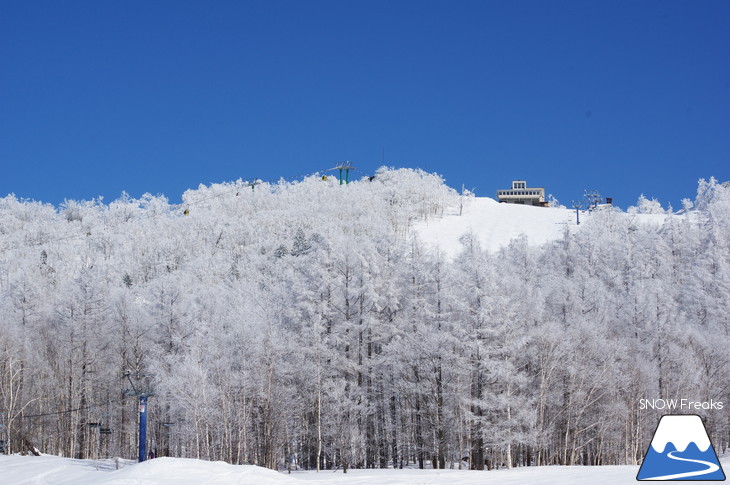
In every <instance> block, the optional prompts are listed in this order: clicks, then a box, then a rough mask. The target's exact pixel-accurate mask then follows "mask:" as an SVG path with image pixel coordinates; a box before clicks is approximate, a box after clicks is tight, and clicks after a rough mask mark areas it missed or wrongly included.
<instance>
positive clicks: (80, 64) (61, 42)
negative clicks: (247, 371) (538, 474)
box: [0, 0, 730, 207]
mask: <svg viewBox="0 0 730 485" xmlns="http://www.w3.org/2000/svg"><path fill="white" fill-rule="evenodd" d="M729 20H730V3H729V2H725V1H715V0H708V1H702V2H692V1H683V2H676V1H667V0H661V1H639V2H637V1H604V2H586V1H568V0H565V1H562V0H561V1H555V2H548V1H519V0H518V1H501V2H493V1H478V2H445V1H444V2H432V1H419V2H413V1H407V2H406V1H387V2H379V1H363V2H360V1H342V0H340V1H333V2H322V1H292V2H284V1H262V2H252V1H251V2H244V1H222V0H218V1H214V2H211V1H205V2H204V1H198V2H191V1H179V0H178V1H169V2H163V1H144V2H142V1H125V2H110V1H93V2H91V1H90V2H78V1H68V2H57V1H52V2H38V1H33V0H29V1H15V2H10V1H5V2H3V5H2V14H1V15H0V166H1V167H2V174H1V175H0V195H5V194H8V193H15V194H16V195H17V196H18V197H26V198H32V199H36V200H42V201H47V202H52V203H54V204H57V203H59V202H61V201H63V200H64V199H65V198H69V199H89V198H93V197H96V196H99V195H101V196H103V197H104V200H105V201H106V202H110V201H112V200H113V199H115V198H117V197H118V196H119V194H120V193H121V192H122V191H127V192H128V193H130V194H131V195H132V196H135V197H137V196H139V195H141V194H143V193H145V192H151V193H153V194H158V193H163V194H165V195H167V196H168V197H170V199H171V201H173V202H176V201H179V198H180V195H181V194H182V192H183V191H184V190H186V189H188V188H192V187H196V186H197V185H198V184H199V183H205V184H208V183H211V182H222V181H228V180H235V179H238V178H243V179H247V178H253V177H256V178H261V179H264V180H276V179H278V178H279V177H284V178H292V177H294V176H297V175H299V174H304V173H310V172H314V171H317V170H323V169H326V168H330V167H332V166H333V165H335V164H336V163H337V162H338V161H341V160H350V161H352V162H353V164H354V165H355V166H356V167H358V169H360V170H361V172H362V173H361V174H370V173H372V172H373V171H374V170H376V169H377V167H378V166H380V165H381V160H382V158H383V152H384V159H385V162H386V164H387V165H391V166H399V167H400V166H405V167H420V168H423V169H424V170H427V171H433V172H438V173H440V174H442V175H443V176H444V177H445V178H446V181H447V183H448V184H449V185H451V186H452V187H457V188H461V186H462V184H464V185H466V186H467V187H468V188H474V189H476V192H477V194H478V195H488V196H492V197H493V196H494V192H495V191H496V190H497V189H499V188H507V187H509V184H510V181H511V180H512V179H514V178H525V179H527V181H528V183H529V185H537V186H544V187H546V189H547V191H548V192H549V193H552V194H554V195H555V196H556V197H557V198H558V199H560V200H561V202H563V203H567V204H569V203H570V201H571V199H575V198H578V197H580V196H581V194H582V193H583V190H584V189H586V188H595V189H598V190H600V191H601V192H602V193H603V194H604V195H607V196H613V197H614V199H615V200H616V203H617V204H618V205H620V206H622V207H626V206H628V205H630V204H632V203H634V202H635V201H636V198H637V197H638V196H639V194H641V193H644V194H646V195H647V196H649V197H656V198H658V199H659V200H660V201H662V202H663V203H666V202H671V203H672V204H673V205H674V206H675V207H678V206H679V201H680V199H681V198H683V197H693V196H694V194H695V189H696V183H697V180H698V179H699V178H700V177H704V178H708V177H710V176H715V177H716V178H718V179H720V180H723V181H724V180H728V179H730V173H729V172H730V169H729V168H728V167H730V61H728V60H729V59H730V28H728V21H729Z"/></svg>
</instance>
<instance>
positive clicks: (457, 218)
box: [413, 197, 667, 258]
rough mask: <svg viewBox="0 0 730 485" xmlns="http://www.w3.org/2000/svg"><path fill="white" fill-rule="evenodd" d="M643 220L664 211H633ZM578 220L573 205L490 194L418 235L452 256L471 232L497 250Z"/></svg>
mask: <svg viewBox="0 0 730 485" xmlns="http://www.w3.org/2000/svg"><path fill="white" fill-rule="evenodd" d="M625 216H626V217H632V218H635V219H637V220H638V221H640V222H642V223H650V224H657V225H659V224H661V223H662V222H664V220H665V219H666V217H667V216H666V215H664V214H640V215H635V214H634V215H629V214H625ZM590 217H591V213H590V212H587V211H581V212H580V221H581V223H583V222H586V221H587V220H588V219H589V218H590ZM580 227H582V226H580V225H577V224H576V214H575V210H573V209H560V208H554V207H532V206H524V205H517V204H500V203H499V202H497V201H496V200H494V199H490V198H489V197H474V198H467V199H465V200H464V206H463V211H462V214H461V215H459V208H458V207H456V208H453V207H452V208H450V209H449V211H448V212H447V213H446V214H445V215H444V216H443V217H441V218H432V219H430V220H428V221H425V222H424V221H421V222H418V223H416V224H414V227H413V229H414V231H415V233H416V235H417V237H418V238H419V239H420V240H421V241H422V242H423V243H425V244H426V245H427V246H430V247H438V248H439V249H441V251H443V252H444V254H445V255H446V256H447V257H448V258H453V257H454V256H456V254H457V253H458V252H459V251H460V249H461V243H460V242H459V239H460V238H461V236H463V235H464V234H465V233H469V232H471V233H472V234H473V235H474V236H475V237H476V239H477V240H478V241H479V243H480V244H481V247H482V248H483V249H485V250H486V251H488V252H492V253H494V252H497V251H499V250H500V249H501V248H503V247H505V246H507V245H508V244H509V243H510V241H512V240H513V239H515V238H517V237H520V236H522V235H524V236H527V241H528V244H530V245H532V246H538V245H542V244H544V243H546V242H550V241H554V240H556V239H559V238H561V237H563V234H564V233H565V231H569V232H571V233H573V232H575V231H577V230H579V229H580Z"/></svg>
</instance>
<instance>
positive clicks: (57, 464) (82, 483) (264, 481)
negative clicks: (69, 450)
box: [0, 455, 730, 485]
mask: <svg viewBox="0 0 730 485" xmlns="http://www.w3.org/2000/svg"><path fill="white" fill-rule="evenodd" d="M721 461H722V463H723V465H724V466H726V467H727V466H728V461H730V460H728V457H727V456H726V457H724V458H723V459H721ZM638 468H639V467H637V466H603V467H584V466H571V467H561V466H551V467H527V468H515V469H512V470H495V471H468V470H415V469H404V470H350V471H348V473H347V474H343V473H342V471H337V472H332V471H330V470H327V471H322V472H320V473H316V472H311V471H307V472H292V473H291V474H286V473H280V472H276V471H273V470H268V469H266V468H261V467H257V466H253V465H228V464H226V463H223V462H208V461H202V460H192V459H186V458H157V459H154V460H149V461H146V462H144V463H139V464H138V463H134V462H131V461H122V462H121V463H120V469H119V470H116V464H115V462H114V461H113V460H99V461H94V460H73V459H70V458H60V457H57V456H50V455H43V456H40V457H36V456H20V455H12V456H4V455H2V456H0V482H1V483H3V484H8V485H10V484H12V485H44V484H53V485H413V484H418V485H442V484H443V485H518V484H526V483H529V484H533V485H584V484H591V485H629V484H633V483H636V481H635V477H636V473H637V471H638ZM685 483H695V482H685ZM697 483H699V482H697Z"/></svg>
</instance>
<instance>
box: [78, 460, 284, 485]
mask: <svg viewBox="0 0 730 485" xmlns="http://www.w3.org/2000/svg"><path fill="white" fill-rule="evenodd" d="M94 483H98V484H99V485H102V484H103V485H158V484H165V485H222V484H225V485H245V484H246V485H247V484H254V483H255V484H257V485H288V484H291V483H294V481H293V479H291V478H290V477H287V476H285V475H282V474H281V473H278V472H276V471H273V470H269V469H267V468H261V467H258V466H253V465H229V464H228V463H224V462H222V461H216V462H211V461H202V460H194V459H189V458H156V459H154V460H148V461H145V462H143V463H138V464H135V465H131V466H128V467H126V468H124V469H122V470H120V471H118V472H114V473H112V474H110V475H109V476H108V477H105V479H102V480H99V479H98V478H97V480H96V481H95V482H94ZM89 485H91V482H89Z"/></svg>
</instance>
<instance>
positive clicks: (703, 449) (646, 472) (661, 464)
mask: <svg viewBox="0 0 730 485" xmlns="http://www.w3.org/2000/svg"><path fill="white" fill-rule="evenodd" d="M636 479H637V480H703V481H723V480H725V473H724V472H723V470H722V467H721V466H720V462H719V461H718V460H717V454H716V453H715V449H714V448H713V447H712V443H710V438H709V437H708V436H707V430H705V425H704V424H703V423H702V418H700V417H699V416H697V415H695V414H676V415H675V414H670V415H667V416H662V419H661V420H660V421H659V426H657V428H656V431H655V432H654V438H652V440H651V445H649V449H648V450H647V451H646V456H645V457H644V462H643V463H642V464H641V468H640V469H639V474H638V475H636Z"/></svg>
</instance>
